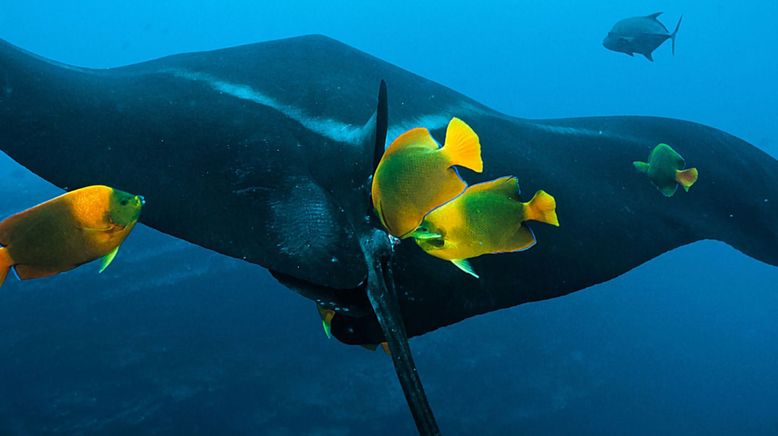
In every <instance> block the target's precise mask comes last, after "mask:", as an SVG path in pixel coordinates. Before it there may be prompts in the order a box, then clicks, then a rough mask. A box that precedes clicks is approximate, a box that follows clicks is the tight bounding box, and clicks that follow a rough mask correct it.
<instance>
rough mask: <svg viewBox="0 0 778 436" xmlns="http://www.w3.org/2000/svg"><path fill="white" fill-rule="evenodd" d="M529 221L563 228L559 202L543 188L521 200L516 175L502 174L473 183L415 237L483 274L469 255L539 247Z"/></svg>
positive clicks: (433, 215) (426, 219) (439, 253)
mask: <svg viewBox="0 0 778 436" xmlns="http://www.w3.org/2000/svg"><path fill="white" fill-rule="evenodd" d="M524 221H540V222H544V223H548V224H551V225H554V226H559V221H558V220H557V216H556V201H555V200H554V197H552V196H551V195H549V194H547V193H546V192H545V191H538V192H536V193H535V196H534V197H532V200H530V201H529V202H527V203H522V202H521V199H520V198H519V182H518V181H517V180H516V178H515V177H502V178H499V179H496V180H492V181H491V182H486V183H480V184H477V185H473V186H471V187H469V188H467V190H466V191H465V192H464V193H463V194H462V195H460V196H459V197H457V198H455V199H454V200H451V201H450V202H448V203H446V204H444V205H443V206H440V207H439V208H437V209H435V210H433V211H432V212H430V213H429V214H428V215H427V216H426V217H424V220H423V221H422V223H421V226H419V228H418V229H416V231H414V232H413V233H411V236H412V237H414V238H415V240H416V243H417V244H418V245H419V247H421V249H422V250H424V251H426V252H427V253H428V254H431V255H432V256H435V257H438V258H441V259H445V260H450V261H451V262H453V263H454V265H456V266H457V267H459V268H460V269H461V270H463V271H465V272H466V273H468V274H470V275H472V276H474V277H476V278H478V275H477V274H476V273H475V271H473V269H472V267H471V266H470V263H469V262H468V261H467V259H470V258H473V257H477V256H481V255H482V254H492V253H506V252H513V251H522V250H526V249H528V248H530V247H532V246H533V245H535V235H534V234H533V233H532V231H531V230H530V229H529V228H528V227H527V226H526V225H524Z"/></svg>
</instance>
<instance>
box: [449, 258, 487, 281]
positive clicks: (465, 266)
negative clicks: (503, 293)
mask: <svg viewBox="0 0 778 436" xmlns="http://www.w3.org/2000/svg"><path fill="white" fill-rule="evenodd" d="M451 263H453V264H454V265H456V267H457V268H459V269H461V270H462V271H464V272H466V273H468V274H470V275H471V276H473V277H475V278H477V279H480V278H481V277H479V276H478V274H476V273H475V270H474V269H473V266H472V265H470V262H468V261H467V259H454V260H452V261H451Z"/></svg>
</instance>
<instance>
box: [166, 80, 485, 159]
mask: <svg viewBox="0 0 778 436" xmlns="http://www.w3.org/2000/svg"><path fill="white" fill-rule="evenodd" d="M164 72H166V73H170V74H172V75H174V76H176V77H179V78H182V79H187V80H192V81H196V82H203V83H206V84H208V85H209V86H210V87H211V88H213V89H214V90H215V91H218V92H222V93H224V94H228V95H231V96H233V97H236V98H239V99H242V100H247V101H251V102H254V103H257V104H260V105H262V106H266V107H269V108H272V109H275V110H277V111H279V112H281V113H283V114H284V115H286V116H287V117H289V118H291V119H293V120H295V121H297V122H298V123H300V124H302V125H303V126H305V128H306V129H308V130H311V131H313V132H316V133H318V134H319V135H322V136H324V137H327V138H329V139H332V140H333V141H338V142H345V143H348V144H354V145H358V144H362V143H363V142H364V140H365V139H366V138H367V136H368V135H372V134H373V126H372V122H373V121H374V118H375V114H373V116H372V117H371V118H370V120H369V121H368V122H367V123H366V124H365V125H360V126H356V125H353V124H349V123H344V122H342V121H338V120H334V119H332V118H317V117H313V116H310V115H308V114H306V113H305V111H304V110H302V109H300V108H299V107H296V106H292V105H289V104H285V103H282V102H280V101H278V100H276V99H274V98H273V97H270V96H268V95H266V94H263V93H262V92H260V91H258V90H256V89H254V88H252V87H251V86H248V85H245V84H242V83H233V82H228V81H226V80H222V79H219V78H217V77H215V76H212V75H210V74H206V73H201V72H195V71H187V70H179V69H171V70H166V71H164ZM476 112H479V109H477V108H475V107H473V106H472V105H469V104H462V105H458V106H457V107H450V108H448V109H446V110H444V111H442V112H440V113H437V114H428V115H420V116H418V117H414V118H411V119H406V120H402V122H400V123H398V124H394V125H392V127H391V128H390V129H389V131H388V132H387V144H389V143H391V141H392V140H394V138H396V137H398V136H400V134H402V133H403V132H405V131H407V130H410V129H413V128H415V127H426V128H428V129H429V130H436V129H440V128H443V127H446V125H448V122H449V121H450V120H451V117H453V116H459V117H461V116H465V115H466V114H468V113H476Z"/></svg>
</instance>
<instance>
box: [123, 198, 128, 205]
mask: <svg viewBox="0 0 778 436" xmlns="http://www.w3.org/2000/svg"><path fill="white" fill-rule="evenodd" d="M122 206H127V199H126V198H125V199H124V200H122Z"/></svg>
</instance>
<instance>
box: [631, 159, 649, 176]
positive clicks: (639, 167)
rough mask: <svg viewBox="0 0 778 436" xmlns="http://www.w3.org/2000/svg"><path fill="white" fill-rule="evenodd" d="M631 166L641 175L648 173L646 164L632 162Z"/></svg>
mask: <svg viewBox="0 0 778 436" xmlns="http://www.w3.org/2000/svg"><path fill="white" fill-rule="evenodd" d="M632 165H633V166H634V167H635V169H636V170H637V171H638V172H639V173H642V174H647V173H648V164H647V163H645V162H640V161H635V162H632Z"/></svg>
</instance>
